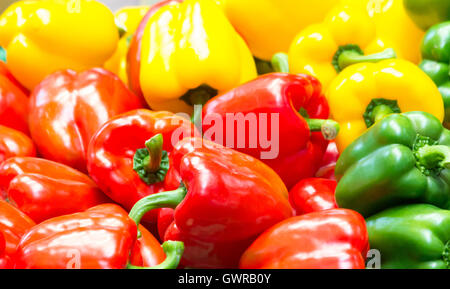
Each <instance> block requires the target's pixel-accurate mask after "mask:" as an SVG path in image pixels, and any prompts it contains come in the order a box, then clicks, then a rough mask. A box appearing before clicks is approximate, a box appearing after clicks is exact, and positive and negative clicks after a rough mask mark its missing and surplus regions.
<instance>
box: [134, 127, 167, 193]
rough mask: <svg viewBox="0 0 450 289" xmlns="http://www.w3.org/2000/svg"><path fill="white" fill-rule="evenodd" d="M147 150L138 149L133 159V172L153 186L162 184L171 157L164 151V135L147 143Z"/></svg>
mask: <svg viewBox="0 0 450 289" xmlns="http://www.w3.org/2000/svg"><path fill="white" fill-rule="evenodd" d="M145 147H146V148H145V149H138V150H136V153H135V154H134V158H133V170H134V171H135V172H136V173H137V174H138V175H139V177H140V178H141V180H142V181H144V182H145V183H146V184H148V185H151V184H155V183H159V182H162V181H163V180H164V178H165V177H166V174H167V171H168V170H169V157H168V154H167V152H166V151H165V150H163V137H162V134H157V135H155V136H153V137H152V138H150V139H149V140H147V141H146V142H145Z"/></svg>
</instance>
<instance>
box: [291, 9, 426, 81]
mask: <svg viewBox="0 0 450 289" xmlns="http://www.w3.org/2000/svg"><path fill="white" fill-rule="evenodd" d="M422 36H423V32H422V31H420V30H419V29H418V28H417V27H416V26H415V25H414V24H413V22H412V21H411V20H410V19H409V18H408V16H407V14H406V12H405V11H404V8H403V6H402V1H401V0H341V1H340V2H339V4H338V5H336V6H335V7H334V8H333V9H332V10H331V11H330V13H329V14H328V15H327V16H326V17H325V20H324V21H323V22H322V23H317V24H313V25H310V26H308V27H307V28H305V29H304V30H302V31H301V32H300V33H299V34H298V35H297V36H296V37H295V39H294V41H293V42H292V45H291V47H290V49H289V68H290V71H291V72H292V73H307V74H311V75H313V76H315V77H317V78H318V79H319V80H320V81H321V83H322V85H323V87H324V89H326V88H327V87H328V85H329V84H330V82H331V81H332V80H333V79H334V78H335V77H336V75H337V74H338V73H339V72H340V71H341V70H342V69H343V68H345V66H344V67H342V66H340V65H339V61H340V59H339V57H342V58H343V57H345V54H354V55H355V54H356V56H358V55H362V54H364V55H370V54H374V53H380V52H382V51H385V49H388V48H390V49H393V51H394V52H395V54H394V53H392V50H388V51H386V53H381V54H377V55H374V57H369V56H368V57H365V58H360V59H358V61H360V62H362V61H368V62H375V61H379V60H380V59H388V58H394V57H398V58H402V59H406V60H409V61H412V62H414V63H417V62H418V61H419V58H420V42H421V38H422ZM342 54H344V55H342ZM341 55H342V56H341ZM349 64H352V63H347V65H349Z"/></svg>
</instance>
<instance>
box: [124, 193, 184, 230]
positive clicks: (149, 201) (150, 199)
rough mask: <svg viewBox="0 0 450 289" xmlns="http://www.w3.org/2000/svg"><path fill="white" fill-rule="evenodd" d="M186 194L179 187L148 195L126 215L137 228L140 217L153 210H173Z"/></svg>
mask: <svg viewBox="0 0 450 289" xmlns="http://www.w3.org/2000/svg"><path fill="white" fill-rule="evenodd" d="M186 194H187V190H186V187H185V186H184V185H182V186H180V187H179V188H178V189H176V190H173V191H168V192H161V193H157V194H153V195H149V196H147V197H144V198H142V199H140V200H139V201H138V202H137V203H136V204H134V206H133V208H132V209H131V211H130V213H129V214H128V215H129V216H130V218H131V219H133V220H134V221H135V222H136V225H138V226H139V224H140V222H141V219H142V217H143V216H144V215H145V214H146V213H148V212H149V211H151V210H153V209H160V208H172V209H175V208H176V207H177V206H178V204H179V203H181V202H182V201H183V199H184V197H185V196H186ZM140 236H141V232H138V237H140Z"/></svg>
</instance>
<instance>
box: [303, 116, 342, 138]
mask: <svg viewBox="0 0 450 289" xmlns="http://www.w3.org/2000/svg"><path fill="white" fill-rule="evenodd" d="M305 120H306V122H307V123H308V126H309V129H310V131H311V132H315V131H320V132H322V135H323V137H324V138H325V139H326V140H333V139H335V138H336V136H337V135H338V133H339V129H340V127H339V123H337V122H336V121H334V120H331V119H314V118H305Z"/></svg>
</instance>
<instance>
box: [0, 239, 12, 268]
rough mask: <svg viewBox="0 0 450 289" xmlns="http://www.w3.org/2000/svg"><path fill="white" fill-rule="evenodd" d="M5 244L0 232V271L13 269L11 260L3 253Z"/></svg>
mask: <svg viewBox="0 0 450 289" xmlns="http://www.w3.org/2000/svg"><path fill="white" fill-rule="evenodd" d="M5 248H6V242H5V237H3V233H2V232H0V269H13V264H12V260H11V258H10V257H9V256H8V255H6V252H5Z"/></svg>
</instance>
